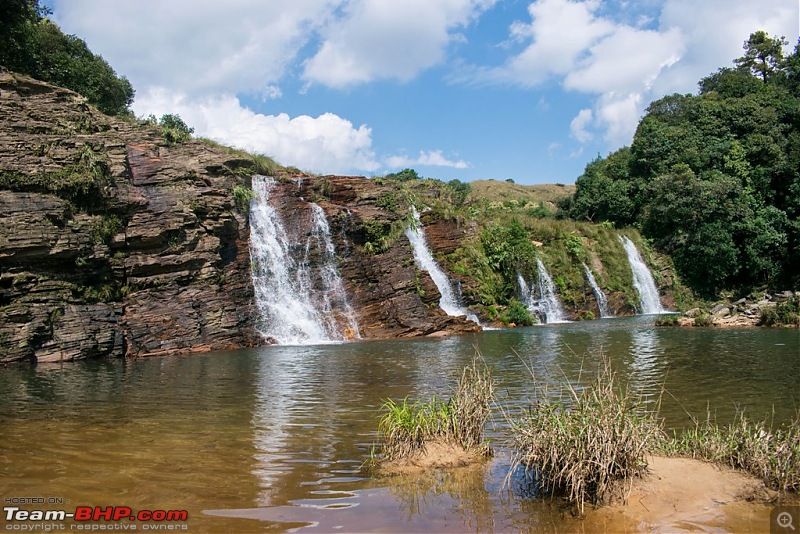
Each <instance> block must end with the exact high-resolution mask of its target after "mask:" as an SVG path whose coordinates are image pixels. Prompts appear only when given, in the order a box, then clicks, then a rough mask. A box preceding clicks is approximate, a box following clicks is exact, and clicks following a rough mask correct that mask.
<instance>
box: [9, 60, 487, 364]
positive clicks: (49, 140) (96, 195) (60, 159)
mask: <svg viewBox="0 0 800 534" xmlns="http://www.w3.org/2000/svg"><path fill="white" fill-rule="evenodd" d="M0 116H2V121H0V364H2V363H11V362H40V363H43V362H60V361H69V360H77V359H83V358H92V357H107V356H146V355H157V354H170V353H185V352H193V351H207V350H215V349H228V348H237V347H245V346H254V345H259V344H264V343H265V342H266V341H265V340H264V339H262V338H260V336H258V335H257V334H256V331H255V328H254V325H255V322H256V320H257V317H256V316H255V315H256V313H255V310H254V306H253V288H252V282H251V278H250V268H251V260H250V254H249V248H248V240H249V227H248V222H247V214H246V213H243V212H242V211H240V210H239V209H238V208H237V207H236V206H235V203H234V195H233V190H234V187H237V186H238V187H246V186H247V185H248V184H249V181H250V177H251V174H252V172H253V161H252V160H251V159H247V158H245V157H244V156H242V155H241V154H237V153H235V152H232V151H228V150H225V149H223V148H220V147H215V146H212V145H209V144H207V143H204V142H201V141H198V140H191V141H188V142H186V143H181V144H167V143H166V142H165V141H164V139H163V138H162V136H161V134H160V132H159V131H158V130H157V129H156V128H154V127H153V126H150V125H147V124H143V123H141V122H137V121H126V120H122V119H118V118H114V117H108V116H106V115H103V114H101V113H99V112H98V111H96V110H95V109H93V108H91V107H90V106H88V105H87V104H86V103H85V101H84V99H83V98H82V97H81V96H79V95H77V94H76V93H73V92H71V91H68V90H65V89H61V88H58V87H54V86H51V85H48V84H46V83H43V82H39V81H36V80H33V79H31V78H27V77H24V76H20V75H16V74H13V73H8V72H5V71H2V70H0ZM382 193H385V191H383V189H381V187H380V186H378V185H376V184H374V182H372V181H371V180H367V179H365V178H347V177H321V178H304V179H303V181H302V183H300V187H298V185H297V183H296V182H294V181H292V180H290V179H288V178H287V177H286V176H284V177H283V178H282V183H281V184H280V185H279V187H278V188H277V192H276V198H275V203H276V205H278V206H280V209H281V210H282V211H283V212H284V214H285V217H287V220H291V217H292V214H293V213H292V206H293V205H294V206H296V205H297V203H301V202H305V201H306V198H308V197H310V196H313V195H316V196H317V197H319V200H320V202H319V204H320V205H321V206H322V207H323V209H324V210H325V212H326V214H327V216H328V219H329V220H330V221H331V229H332V231H333V239H334V241H335V243H336V247H337V251H338V252H339V255H340V270H341V276H342V279H343V280H344V284H345V288H346V291H347V293H348V295H349V298H350V304H351V306H352V307H353V308H354V310H355V313H356V315H357V319H358V322H359V326H360V332H361V336H362V337H364V338H379V337H404V336H417V335H426V334H432V333H437V332H451V333H460V332H466V331H473V330H475V329H477V326H476V325H474V324H473V323H469V322H467V321H465V320H464V319H462V318H453V317H449V316H447V315H446V314H444V312H442V311H441V310H440V309H439V308H438V299H439V293H438V291H437V289H436V287H435V285H434V284H433V281H432V280H431V279H430V277H429V276H428V274H427V273H426V272H424V271H419V270H418V269H417V268H416V266H415V265H414V260H413V256H412V251H411V247H410V245H409V243H408V240H407V239H406V238H405V237H404V236H402V235H399V236H396V238H393V239H392V240H391V243H389V242H387V246H386V247H385V250H382V251H380V252H375V251H374V250H370V245H371V244H372V243H371V242H370V241H369V240H370V239H373V238H374V236H371V235H370V232H371V231H372V232H374V231H375V230H376V229H378V230H380V231H383V230H387V231H388V229H390V228H395V229H396V228H398V227H400V226H398V225H402V224H403V221H398V219H400V218H401V216H400V215H397V213H396V212H395V211H392V210H386V209H382V208H380V207H378V206H377V205H376V201H377V199H378V198H379V197H380V195H381V194H382ZM244 211H246V209H244ZM393 225H394V226H393ZM401 234H402V232H401ZM458 238H459V230H457V229H456V228H455V227H448V226H447V223H443V222H438V223H436V224H435V225H434V226H432V227H431V236H430V240H431V245H432V247H433V248H434V249H438V248H440V247H441V248H442V250H452V249H454V248H455V246H457V245H456V242H457V239H458Z"/></svg>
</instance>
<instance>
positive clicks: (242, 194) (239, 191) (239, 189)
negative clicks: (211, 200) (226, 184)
mask: <svg viewBox="0 0 800 534" xmlns="http://www.w3.org/2000/svg"><path fill="white" fill-rule="evenodd" d="M254 198H255V193H253V190H252V189H250V188H249V187H247V186H246V185H235V186H233V202H234V204H236V209H238V210H239V211H240V212H242V213H244V214H245V215H247V214H249V213H250V201H251V200H253V199H254Z"/></svg>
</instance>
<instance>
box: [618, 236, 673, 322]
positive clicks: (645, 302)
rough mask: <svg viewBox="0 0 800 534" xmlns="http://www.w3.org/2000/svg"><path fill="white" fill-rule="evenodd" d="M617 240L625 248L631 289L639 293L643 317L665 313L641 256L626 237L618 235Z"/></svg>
mask: <svg viewBox="0 0 800 534" xmlns="http://www.w3.org/2000/svg"><path fill="white" fill-rule="evenodd" d="M619 240H620V241H621V242H622V246H623V247H625V253H626V254H627V255H628V263H630V264H631V271H633V287H635V288H636V291H638V292H639V299H640V301H641V312H642V314H643V315H650V314H657V313H666V310H665V309H664V308H663V307H662V306H661V300H660V299H659V296H658V288H657V287H656V282H655V280H653V275H652V274H651V273H650V269H648V268H647V264H646V263H645V262H644V260H643V259H642V256H641V254H639V251H638V250H637V249H636V245H634V244H633V241H631V240H630V239H629V238H628V236H624V235H620V236H619Z"/></svg>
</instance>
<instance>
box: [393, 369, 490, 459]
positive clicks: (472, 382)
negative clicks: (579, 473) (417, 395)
mask: <svg viewBox="0 0 800 534" xmlns="http://www.w3.org/2000/svg"><path fill="white" fill-rule="evenodd" d="M493 398H494V380H493V378H492V376H491V372H490V371H489V368H488V367H486V365H484V364H483V363H482V362H480V361H479V359H478V358H475V359H474V360H473V361H472V364H471V365H469V366H467V367H465V368H464V370H463V371H462V374H461V378H460V379H459V381H458V384H457V386H456V389H455V391H454V392H453V395H452V397H451V398H450V399H449V400H447V401H443V400H440V399H438V398H437V397H436V396H435V395H434V396H433V397H432V398H431V400H430V401H428V402H416V403H413V404H411V403H409V401H408V398H407V397H406V398H405V399H403V400H402V401H401V402H396V401H394V400H391V399H389V400H387V401H386V402H385V403H384V404H383V406H382V411H383V412H385V413H384V414H383V415H382V416H381V418H380V420H379V422H378V433H379V435H380V437H381V440H382V442H383V460H385V461H392V460H398V459H401V458H405V457H408V456H411V455H413V454H415V453H418V452H421V451H423V450H424V449H425V445H426V444H427V443H430V442H432V441H440V442H446V443H451V444H454V445H458V446H460V447H462V448H463V449H464V450H467V451H478V452H480V453H483V454H489V452H490V451H489V448H488V446H487V445H486V444H485V440H484V429H485V427H486V422H487V421H488V419H489V415H490V404H491V402H492V399H493Z"/></svg>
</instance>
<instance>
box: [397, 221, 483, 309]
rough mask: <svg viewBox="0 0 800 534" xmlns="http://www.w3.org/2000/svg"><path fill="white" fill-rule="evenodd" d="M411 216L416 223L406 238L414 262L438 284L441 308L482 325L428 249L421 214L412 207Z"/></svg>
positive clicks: (407, 229)
mask: <svg viewBox="0 0 800 534" xmlns="http://www.w3.org/2000/svg"><path fill="white" fill-rule="evenodd" d="M411 214H412V216H413V218H414V222H413V224H410V225H409V226H408V227H407V228H406V237H407V238H408V240H409V241H410V242H411V247H412V249H413V251H414V261H415V262H416V263H417V267H419V268H420V269H421V270H423V271H428V274H429V275H430V277H431V278H432V279H433V283H434V284H436V288H437V289H438V290H439V294H440V295H441V296H442V297H441V299H439V307H440V308H442V310H444V312H445V313H446V314H447V315H453V316H458V315H466V316H467V319H469V320H470V321H472V322H475V323H478V324H480V321H478V318H477V317H476V316H475V315H474V314H472V313H469V312H468V311H467V310H466V309H464V308H463V307H462V306H461V304H460V303H459V302H458V297H457V296H456V292H455V291H454V290H453V286H452V284H451V283H450V279H449V278H447V275H446V274H444V271H442V269H441V268H440V267H439V264H438V263H436V260H434V259H433V255H432V254H431V251H430V249H429V248H428V243H427V242H426V241H425V230H424V228H423V227H422V221H420V219H419V212H417V209H416V208H415V207H414V206H411Z"/></svg>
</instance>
